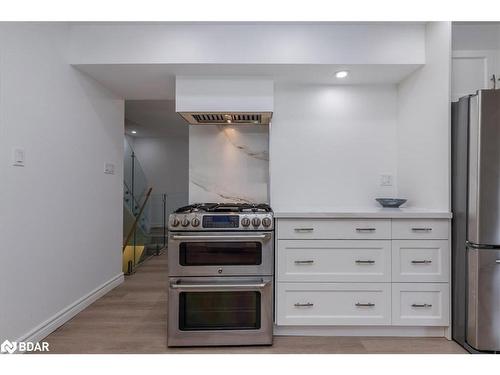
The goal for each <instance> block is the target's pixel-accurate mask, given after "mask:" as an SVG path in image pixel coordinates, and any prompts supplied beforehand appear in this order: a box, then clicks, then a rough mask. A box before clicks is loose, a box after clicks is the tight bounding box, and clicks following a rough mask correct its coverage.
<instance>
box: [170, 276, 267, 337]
mask: <svg viewBox="0 0 500 375" xmlns="http://www.w3.org/2000/svg"><path fill="white" fill-rule="evenodd" d="M169 283H170V285H169V292H168V327H167V329H168V346H213V345H271V344H272V338H273V322H272V317H273V278H272V277H256V278H245V277H214V278H212V277H185V278H170V279H169Z"/></svg>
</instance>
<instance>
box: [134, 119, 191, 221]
mask: <svg viewBox="0 0 500 375" xmlns="http://www.w3.org/2000/svg"><path fill="white" fill-rule="evenodd" d="M185 127H186V136H185V137H158V138H151V137H134V141H133V146H132V147H133V148H134V151H135V153H136V155H137V159H138V160H139V162H140V164H141V166H142V168H143V170H144V173H145V175H146V178H147V180H148V183H149V185H150V186H151V187H152V188H153V197H152V200H151V208H152V212H151V220H152V223H153V224H158V225H159V224H161V219H162V217H161V210H160V208H161V197H160V194H163V193H165V194H167V212H171V211H173V210H175V209H177V208H179V207H181V206H183V205H187V204H188V184H189V138H188V129H187V125H185Z"/></svg>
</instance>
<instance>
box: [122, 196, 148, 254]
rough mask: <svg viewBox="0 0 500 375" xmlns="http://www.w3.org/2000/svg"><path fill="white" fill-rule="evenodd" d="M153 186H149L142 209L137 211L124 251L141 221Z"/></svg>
mask: <svg viewBox="0 0 500 375" xmlns="http://www.w3.org/2000/svg"><path fill="white" fill-rule="evenodd" d="M152 190H153V188H151V187H150V188H149V190H148V192H147V193H146V197H145V198H144V202H142V206H141V209H140V210H139V212H138V213H137V216H136V217H135V220H134V223H133V224H132V228H130V231H129V232H128V234H127V238H126V240H125V243H124V244H123V249H122V252H124V251H125V249H126V248H127V244H128V241H130V237H132V234H134V232H135V229H136V228H137V223H138V222H139V219H140V218H141V215H142V212H143V211H144V207H145V206H146V203H147V202H148V199H149V197H150V196H151V191H152Z"/></svg>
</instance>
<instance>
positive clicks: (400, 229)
mask: <svg viewBox="0 0 500 375" xmlns="http://www.w3.org/2000/svg"><path fill="white" fill-rule="evenodd" d="M448 235H449V220H446V219H393V220H392V238H393V239H395V240H413V239H432V240H446V239H448Z"/></svg>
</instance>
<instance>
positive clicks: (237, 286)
mask: <svg viewBox="0 0 500 375" xmlns="http://www.w3.org/2000/svg"><path fill="white" fill-rule="evenodd" d="M269 283H270V281H265V282H261V283H248V284H245V283H242V284H175V283H171V284H170V287H171V288H172V289H241V288H258V289H262V288H265V287H266V286H267V285H268V284H269Z"/></svg>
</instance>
